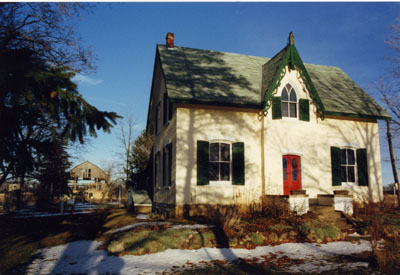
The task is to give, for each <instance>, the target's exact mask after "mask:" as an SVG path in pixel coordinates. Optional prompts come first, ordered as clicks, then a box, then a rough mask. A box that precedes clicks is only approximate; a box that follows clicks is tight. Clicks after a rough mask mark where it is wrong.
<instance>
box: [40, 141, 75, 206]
mask: <svg viewBox="0 0 400 275" xmlns="http://www.w3.org/2000/svg"><path fill="white" fill-rule="evenodd" d="M68 158H69V155H68V153H67V152H66V150H65V146H64V145H62V144H61V143H60V142H58V141H56V140H55V141H53V142H48V146H47V150H46V152H45V153H44V154H43V155H42V156H41V157H40V166H39V168H38V169H37V170H36V172H35V178H36V179H37V180H38V182H39V186H38V188H37V203H36V206H37V207H38V208H41V209H46V208H47V207H48V206H49V205H50V204H51V202H52V201H53V199H54V198H56V197H60V196H61V195H62V194H68V193H70V192H71V190H69V188H68V180H69V178H70V175H69V172H68V170H69V168H70V165H71V163H70V162H69V160H68Z"/></svg>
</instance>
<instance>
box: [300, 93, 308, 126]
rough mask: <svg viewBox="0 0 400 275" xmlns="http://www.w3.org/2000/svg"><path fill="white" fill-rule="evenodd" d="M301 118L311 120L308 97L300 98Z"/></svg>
mask: <svg viewBox="0 0 400 275" xmlns="http://www.w3.org/2000/svg"><path fill="white" fill-rule="evenodd" d="M299 105H300V120H303V121H310V101H309V100H308V99H303V98H300V100H299Z"/></svg>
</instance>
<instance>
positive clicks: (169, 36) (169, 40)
mask: <svg viewBox="0 0 400 275" xmlns="http://www.w3.org/2000/svg"><path fill="white" fill-rule="evenodd" d="M165 39H166V40H167V46H168V48H169V49H173V48H174V34H173V33H172V32H169V33H167V37H166V38H165Z"/></svg>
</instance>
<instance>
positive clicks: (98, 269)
mask: <svg viewBox="0 0 400 275" xmlns="http://www.w3.org/2000/svg"><path fill="white" fill-rule="evenodd" d="M99 245H101V243H100V242H97V241H75V242H71V243H69V244H65V245H60V246H55V247H51V248H45V249H41V250H39V251H38V252H37V258H36V259H35V260H34V261H33V262H32V263H31V264H30V265H29V266H28V267H27V274H50V273H51V274H57V273H62V274H77V273H85V274H105V273H116V274H138V273H142V274H143V273H145V274H156V273H159V274H160V273H163V272H164V271H172V270H175V271H176V270H177V269H182V266H186V267H190V266H188V265H187V263H188V262H190V263H193V264H198V265H202V263H204V261H205V262H208V261H212V260H227V261H229V262H232V261H235V260H238V258H242V259H253V258H254V257H261V256H264V255H269V254H275V255H277V257H283V256H287V257H289V258H291V259H303V260H305V261H304V263H302V264H298V265H295V264H292V265H291V266H290V267H289V270H288V271H289V272H290V271H295V272H299V271H304V272H323V271H328V270H332V269H335V268H337V267H341V268H343V269H354V268H357V267H368V263H366V262H353V263H339V264H338V263H332V262H329V261H328V260H327V257H329V256H335V255H349V254H353V253H360V252H364V251H370V250H371V247H370V245H369V242H368V241H361V242H360V243H351V242H332V243H327V244H321V245H318V244H313V243H286V244H281V245H276V246H259V247H256V248H255V249H253V250H249V249H231V248H201V249H197V250H180V249H168V250H166V251H164V252H160V253H155V254H147V255H143V256H133V255H126V256H122V257H116V256H109V255H108V254H107V252H106V251H103V250H97V248H98V247H99ZM155 259H156V260H155ZM178 267H179V268H178Z"/></svg>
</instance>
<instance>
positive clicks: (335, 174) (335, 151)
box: [331, 147, 342, 186]
mask: <svg viewBox="0 0 400 275" xmlns="http://www.w3.org/2000/svg"><path fill="white" fill-rule="evenodd" d="M340 158H341V153H340V148H338V147H331V164H332V185H333V186H340V185H342V175H341V173H342V171H341V168H340Z"/></svg>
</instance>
